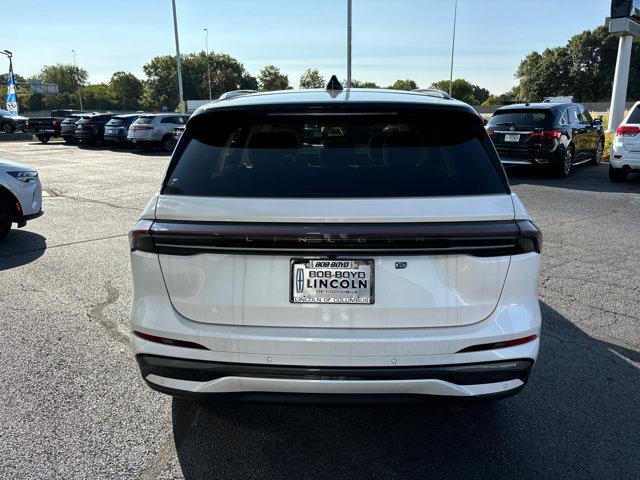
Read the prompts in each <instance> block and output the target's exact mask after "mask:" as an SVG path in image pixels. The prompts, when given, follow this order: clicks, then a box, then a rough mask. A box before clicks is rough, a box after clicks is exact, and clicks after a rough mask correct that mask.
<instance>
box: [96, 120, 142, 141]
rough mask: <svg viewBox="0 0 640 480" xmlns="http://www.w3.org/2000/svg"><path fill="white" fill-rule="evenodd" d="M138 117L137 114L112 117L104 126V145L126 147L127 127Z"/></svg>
mask: <svg viewBox="0 0 640 480" xmlns="http://www.w3.org/2000/svg"><path fill="white" fill-rule="evenodd" d="M139 116H140V114H139V113H131V114H125V115H116V116H114V117H113V118H112V119H111V120H109V121H108V122H107V124H106V125H105V126H104V141H105V143H113V144H116V145H120V146H124V145H128V144H129V141H128V140H127V134H128V133H129V127H130V126H131V124H132V123H133V122H135V121H136V120H137V119H138V117H139Z"/></svg>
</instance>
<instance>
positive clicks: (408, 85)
mask: <svg viewBox="0 0 640 480" xmlns="http://www.w3.org/2000/svg"><path fill="white" fill-rule="evenodd" d="M389 88H391V89H393V90H408V91H410V90H415V89H416V88H418V84H417V83H416V82H414V81H413V80H409V79H407V80H396V81H395V83H394V84H393V85H391V86H390V87H389Z"/></svg>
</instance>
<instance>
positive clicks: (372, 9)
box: [0, 0, 610, 93]
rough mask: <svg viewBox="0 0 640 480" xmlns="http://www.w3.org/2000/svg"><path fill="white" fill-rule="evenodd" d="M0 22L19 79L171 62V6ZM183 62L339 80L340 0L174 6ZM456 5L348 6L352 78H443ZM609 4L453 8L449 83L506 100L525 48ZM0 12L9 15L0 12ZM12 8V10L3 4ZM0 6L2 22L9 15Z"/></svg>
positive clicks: (95, 6)
mask: <svg viewBox="0 0 640 480" xmlns="http://www.w3.org/2000/svg"><path fill="white" fill-rule="evenodd" d="M37 3H38V5H37V7H33V8H29V9H28V10H25V11H22V10H23V9H21V8H19V7H18V5H19V3H14V5H16V15H15V16H14V17H13V20H12V21H11V22H9V21H7V20H8V18H9V16H6V17H5V19H4V20H5V21H4V22H3V29H2V35H0V49H5V48H6V49H8V50H11V51H13V52H14V63H15V71H16V73H19V74H22V75H25V76H28V75H33V74H35V73H37V72H38V71H39V70H40V68H41V67H42V66H43V65H47V64H53V63H68V62H72V61H73V57H72V54H71V50H72V49H75V50H76V51H77V54H78V57H77V60H78V65H79V66H81V67H83V68H85V69H86V70H87V71H88V72H89V80H90V81H91V82H100V81H107V80H108V79H109V77H110V76H111V73H113V72H114V71H117V70H125V71H130V72H132V73H134V74H136V75H138V76H140V77H143V72H142V65H143V64H144V63H146V62H147V61H148V60H149V59H151V58H152V57H153V56H155V55H160V54H169V53H174V52H175V49H174V39H173V25H172V17H171V1H170V0H127V1H123V0H109V1H95V0H84V1H77V0H63V1H61V0H39V1H38V2H37ZM176 3H177V9H178V26H179V30H180V48H181V50H182V52H183V53H189V52H195V51H200V50H204V32H203V29H204V28H208V29H209V49H210V50H212V51H217V52H226V53H229V54H231V55H233V56H234V57H236V58H237V59H238V60H240V61H241V62H242V63H244V65H245V67H246V68H247V70H249V72H251V73H252V74H253V75H257V73H258V72H259V70H260V69H261V68H262V67H263V66H265V65H267V64H274V65H276V66H278V67H280V69H281V70H282V71H283V72H284V73H286V74H288V75H289V80H290V82H291V83H292V85H294V86H297V84H298V80H299V78H300V74H301V73H302V72H303V71H304V70H305V69H306V68H307V67H316V68H319V69H320V71H321V72H322V73H323V74H324V75H325V76H326V77H328V76H329V75H330V74H332V73H337V74H338V76H339V77H340V78H344V77H345V76H346V66H345V54H346V47H345V42H346V40H345V38H346V33H345V22H346V0H262V1H260V0H210V1H206V0H176ZM453 4H454V0H395V1H392V0H353V15H354V19H353V77H354V78H356V79H359V80H368V81H375V82H376V83H378V84H380V85H383V86H386V85H389V84H391V83H393V81H395V80H396V79H398V78H413V79H414V80H416V81H417V83H418V84H419V85H420V86H421V87H427V86H429V85H430V84H431V83H432V82H433V81H437V80H441V79H444V78H448V77H449V61H450V55H451V32H452V20H453ZM609 5H610V1H609V0H459V10H458V34H457V40H456V60H455V67H454V76H455V77H464V78H466V79H468V80H470V81H471V82H473V83H476V84H479V85H481V86H484V87H485V88H488V89H489V90H490V91H491V92H492V93H502V92H504V91H506V90H508V89H510V88H511V87H512V85H513V84H514V78H513V74H514V72H515V70H516V67H517V66H518V63H519V62H520V60H521V59H522V58H523V57H524V55H526V54H527V53H529V52H530V51H531V50H534V49H536V50H542V49H544V48H545V47H553V46H557V45H562V44H564V43H565V42H566V41H567V40H568V39H569V38H570V37H571V36H572V35H574V34H576V33H579V32H581V31H583V30H585V29H592V28H594V27H596V26H598V25H600V24H603V23H604V18H605V17H606V16H607V14H608V11H609ZM5 7H6V6H5ZM6 8H8V7H6ZM6 8H5V14H6V13H7V9H6Z"/></svg>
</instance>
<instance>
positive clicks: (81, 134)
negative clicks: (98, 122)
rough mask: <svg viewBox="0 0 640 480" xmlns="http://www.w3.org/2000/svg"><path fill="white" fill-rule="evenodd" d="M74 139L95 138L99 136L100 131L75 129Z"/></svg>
mask: <svg viewBox="0 0 640 480" xmlns="http://www.w3.org/2000/svg"><path fill="white" fill-rule="evenodd" d="M74 136H75V138H76V140H96V139H98V138H100V133H98V132H85V131H76V133H75V135H74Z"/></svg>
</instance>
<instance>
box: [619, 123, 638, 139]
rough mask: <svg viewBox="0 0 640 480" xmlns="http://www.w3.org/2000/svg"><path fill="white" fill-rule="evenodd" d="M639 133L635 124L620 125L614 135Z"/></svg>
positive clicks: (623, 135)
mask: <svg viewBox="0 0 640 480" xmlns="http://www.w3.org/2000/svg"><path fill="white" fill-rule="evenodd" d="M639 133H640V127H636V126H635V125H620V126H619V127H618V130H616V135H620V136H621V137H635V136H636V135H638V134H639Z"/></svg>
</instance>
